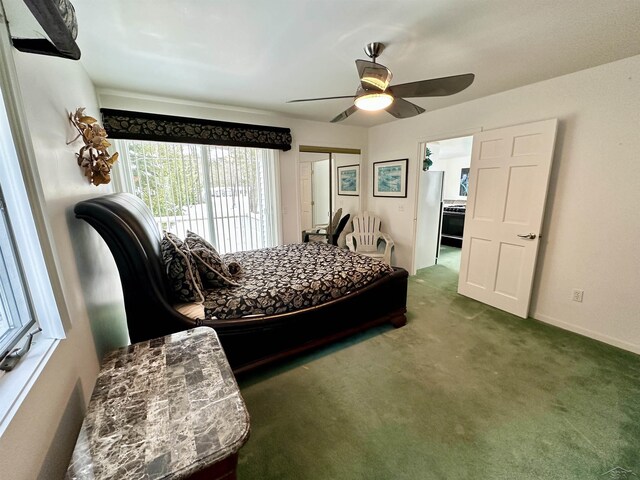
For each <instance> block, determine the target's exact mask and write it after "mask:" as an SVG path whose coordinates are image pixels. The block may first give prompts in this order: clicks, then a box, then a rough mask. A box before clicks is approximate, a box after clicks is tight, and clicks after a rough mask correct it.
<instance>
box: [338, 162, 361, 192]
mask: <svg viewBox="0 0 640 480" xmlns="http://www.w3.org/2000/svg"><path fill="white" fill-rule="evenodd" d="M338 195H355V196H357V195H360V165H345V166H343V167H338Z"/></svg>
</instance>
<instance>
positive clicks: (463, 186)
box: [460, 168, 469, 197]
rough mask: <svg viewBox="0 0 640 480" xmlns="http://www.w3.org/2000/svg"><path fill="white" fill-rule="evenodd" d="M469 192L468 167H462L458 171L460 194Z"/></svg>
mask: <svg viewBox="0 0 640 480" xmlns="http://www.w3.org/2000/svg"><path fill="white" fill-rule="evenodd" d="M468 194H469V169H468V168H463V169H462V171H461V172H460V196H461V197H466V196H467V195H468Z"/></svg>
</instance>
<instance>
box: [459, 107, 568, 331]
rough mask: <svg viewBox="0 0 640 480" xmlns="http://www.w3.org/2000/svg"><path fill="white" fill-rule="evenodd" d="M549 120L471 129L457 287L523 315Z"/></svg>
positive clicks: (543, 189) (549, 142) (552, 128)
mask: <svg viewBox="0 0 640 480" xmlns="http://www.w3.org/2000/svg"><path fill="white" fill-rule="evenodd" d="M556 126H557V120H556V119H553V120H545V121H541V122H535V123H529V124H525V125H517V126H513V127H507V128H501V129H497V130H489V131H486V132H481V133H478V134H476V135H474V138H473V150H472V154H471V167H470V172H469V197H468V200H467V210H466V216H465V223H464V237H463V242H462V258H461V262H460V278H459V280H458V293H460V294H462V295H465V296H467V297H471V298H474V299H476V300H479V301H481V302H483V303H486V304H489V305H492V306H494V307H497V308H500V309H501V310H505V311H507V312H510V313H513V314H515V315H518V316H520V317H523V318H526V317H527V314H528V312H529V302H530V299H531V286H532V284H533V275H534V272H535V265H536V256H537V253H538V246H539V243H540V240H539V239H540V229H541V226H542V217H543V215H544V205H545V200H546V197H547V186H548V184H549V172H550V170H551V162H552V160H553V146H554V143H555V136H556Z"/></svg>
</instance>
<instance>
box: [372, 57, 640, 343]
mask: <svg viewBox="0 0 640 480" xmlns="http://www.w3.org/2000/svg"><path fill="white" fill-rule="evenodd" d="M547 118H558V119H559V131H558V137H557V142H556V150H555V152H556V153H555V159H554V165H553V167H552V172H551V182H550V187H549V188H550V190H549V199H548V204H547V212H546V215H545V221H544V225H543V228H544V230H543V238H542V243H541V249H540V254H539V259H538V268H537V273H536V280H535V284H534V295H533V301H532V308H531V313H532V315H533V316H534V317H535V318H537V319H540V320H543V321H546V322H549V323H553V324H556V325H559V326H562V327H564V328H567V329H569V330H573V331H577V332H580V333H583V334H586V335H589V336H592V337H594V338H598V339H601V340H603V341H606V342H608V343H612V344H614V345H618V346H620V347H622V348H626V349H629V350H632V351H635V352H638V353H640V316H639V313H638V312H640V302H639V301H638V286H640V249H639V248H638V238H640V221H639V220H638V218H639V217H638V212H637V209H638V206H640V189H639V188H638V187H637V186H638V178H640V157H639V154H638V152H640V128H639V127H640V56H635V57H631V58H628V59H625V60H621V61H618V62H614V63H611V64H607V65H602V66H599V67H596V68H592V69H588V70H584V71H581V72H577V73H574V74H570V75H566V76H563V77H558V78H555V79H551V80H548V81H544V82H540V83H537V84H533V85H529V86H526V87H522V88H518V89H515V90H511V91H508V92H503V93H500V94H497V95H492V96H489V97H484V98H481V99H478V100H475V101H471V102H467V103H464V104H460V105H456V106H453V107H449V108H446V109H442V110H437V111H433V112H428V113H425V114H423V115H420V116H418V117H415V118H412V119H407V120H402V121H398V122H393V123H389V124H385V125H381V126H378V127H374V128H371V129H370V130H369V132H368V133H369V145H368V149H369V152H371V153H370V155H369V164H368V165H367V167H366V168H365V169H364V174H365V175H368V176H369V178H370V177H371V164H370V163H371V162H374V161H379V160H389V159H394V158H405V157H409V161H410V176H409V185H408V198H407V199H389V198H374V197H372V196H371V195H369V196H368V203H369V209H370V210H371V211H374V212H376V213H378V214H379V215H381V216H382V218H383V221H384V222H385V223H386V225H387V228H388V229H389V231H390V233H391V234H392V235H393V238H394V240H395V242H396V256H395V258H396V261H395V263H396V264H399V265H401V266H404V267H406V268H409V267H410V265H411V250H412V244H413V228H414V219H415V213H414V205H415V202H414V200H415V192H416V185H415V184H416V173H417V169H416V167H417V162H418V161H421V159H418V158H417V157H418V144H419V142H420V141H425V140H430V139H437V138H451V137H455V136H462V135H464V134H468V132H470V131H471V132H472V131H474V130H477V129H478V128H479V127H482V128H483V129H485V130H487V129H492V128H499V127H503V126H508V125H515V124H520V123H526V122H532V121H536V120H542V119H547ZM573 288H582V289H584V291H585V293H584V302H583V303H576V302H572V301H571V290H572V289H573Z"/></svg>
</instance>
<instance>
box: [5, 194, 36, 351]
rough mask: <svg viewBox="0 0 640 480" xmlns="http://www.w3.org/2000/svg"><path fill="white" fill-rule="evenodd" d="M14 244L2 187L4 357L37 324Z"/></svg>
mask: <svg viewBox="0 0 640 480" xmlns="http://www.w3.org/2000/svg"><path fill="white" fill-rule="evenodd" d="M14 243H15V242H14V237H13V233H12V230H11V224H10V222H9V218H8V217H7V212H6V209H5V206H4V197H3V196H2V190H1V189H0V358H3V357H4V356H5V355H6V354H7V353H8V352H9V351H10V350H11V349H12V348H13V346H14V345H15V344H16V343H17V342H18V340H20V338H22V336H23V335H24V334H25V332H26V331H27V330H28V329H29V328H30V327H31V326H32V325H34V323H35V321H34V317H33V315H32V312H31V305H30V302H29V301H28V298H27V295H26V288H25V285H24V281H23V278H24V277H23V275H22V268H21V266H20V263H19V259H18V256H17V255H16V251H15V248H14Z"/></svg>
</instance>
